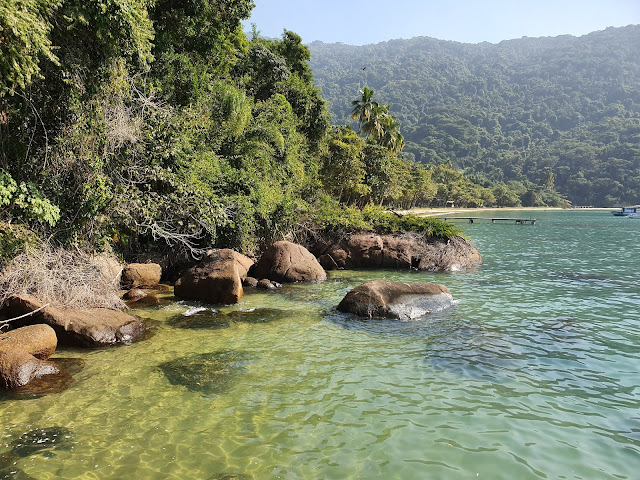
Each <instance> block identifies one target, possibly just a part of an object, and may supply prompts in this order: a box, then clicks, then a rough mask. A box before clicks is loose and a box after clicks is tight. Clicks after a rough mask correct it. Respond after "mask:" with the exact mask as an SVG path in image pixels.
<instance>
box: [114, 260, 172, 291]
mask: <svg viewBox="0 0 640 480" xmlns="http://www.w3.org/2000/svg"><path fill="white" fill-rule="evenodd" d="M160 277H162V267H161V266H160V265H158V264H157V263H129V264H128V265H126V266H125V267H124V270H123V271H122V285H123V286H124V287H125V288H137V287H155V286H156V285H158V283H160Z"/></svg>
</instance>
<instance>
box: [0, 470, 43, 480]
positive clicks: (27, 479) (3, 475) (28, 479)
mask: <svg viewBox="0 0 640 480" xmlns="http://www.w3.org/2000/svg"><path fill="white" fill-rule="evenodd" d="M0 480H36V479H35V478H34V477H32V476H31V475H27V474H26V473H24V471H22V470H20V469H19V468H15V467H4V468H0Z"/></svg>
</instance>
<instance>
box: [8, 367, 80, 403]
mask: <svg viewBox="0 0 640 480" xmlns="http://www.w3.org/2000/svg"><path fill="white" fill-rule="evenodd" d="M49 362H51V363H53V364H55V365H56V366H57V367H58V369H59V372H58V373H56V374H54V375H44V376H42V377H39V378H36V379H33V380H32V381H30V382H29V383H28V384H27V385H25V386H23V387H20V388H16V389H15V390H13V391H12V392H11V395H12V398H15V399H17V400H19V399H22V400H24V399H29V398H38V397H41V396H43V395H49V394H53V393H61V392H64V391H65V390H68V389H69V387H71V385H73V383H74V382H75V380H74V378H73V376H74V375H76V374H77V373H79V372H80V371H81V370H82V369H83V368H84V365H85V362H84V360H82V359H80V358H56V359H53V360H49Z"/></svg>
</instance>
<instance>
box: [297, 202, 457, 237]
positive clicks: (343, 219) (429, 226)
mask: <svg viewBox="0 0 640 480" xmlns="http://www.w3.org/2000/svg"><path fill="white" fill-rule="evenodd" d="M305 225H306V228H307V229H309V230H312V231H314V232H315V233H317V234H320V235H323V234H324V235H329V236H333V235H344V234H350V233H357V232H375V233H379V234H394V233H406V232H415V233H419V234H421V235H424V236H425V237H427V238H429V239H434V240H448V239H450V238H452V237H458V236H463V233H462V231H461V230H460V229H459V228H458V227H456V226H455V225H452V224H450V223H447V222H445V221H442V220H439V219H437V218H432V217H418V216H416V215H398V214H396V213H394V212H391V211H389V210H387V209H386V208H384V207H380V206H375V205H367V206H366V207H364V208H363V209H359V208H356V207H349V206H344V205H341V204H339V203H338V202H336V201H335V200H333V199H331V198H329V197H324V198H321V199H320V200H319V201H317V202H315V204H314V205H313V206H311V207H310V208H309V211H308V212H307V214H306V216H305Z"/></svg>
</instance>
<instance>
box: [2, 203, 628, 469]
mask: <svg viewBox="0 0 640 480" xmlns="http://www.w3.org/2000/svg"><path fill="white" fill-rule="evenodd" d="M501 215H513V216H519V215H522V213H513V214H509V213H502V214H501ZM535 216H536V217H537V218H539V222H538V223H537V224H536V225H533V226H527V225H511V224H508V225H507V224H491V223H489V222H486V223H485V222H476V223H474V224H461V226H462V228H463V229H464V231H465V232H466V234H467V235H468V236H470V237H471V238H473V239H474V241H475V242H476V244H477V246H478V248H479V249H480V251H481V253H482V254H483V257H484V261H485V263H484V265H483V266H482V267H481V268H479V269H477V270H475V271H472V272H466V273H455V274H425V273H409V272H404V273H398V272H390V271H367V272H362V271H358V272H354V271H341V272H337V273H332V274H331V276H330V279H329V281H327V282H326V283H324V284H321V285H293V286H286V287H283V288H282V289H281V290H280V291H279V292H277V293H270V292H261V293H250V294H247V295H246V296H245V298H244V300H243V301H242V303H241V304H240V305H237V306H234V307H224V308H221V309H219V310H218V311H213V310H210V309H208V310H200V311H198V310H197V308H196V307H198V305H197V304H195V303H175V302H173V301H171V300H172V297H171V296H170V294H167V295H166V296H165V299H164V303H163V304H162V305H160V306H158V307H154V308H147V309H140V310H138V311H137V312H136V313H138V314H140V315H143V316H145V317H148V318H150V319H152V322H151V323H152V325H153V336H152V338H150V339H148V340H146V341H143V342H140V343H137V344H134V345H130V346H124V347H119V348H109V349H102V350H93V351H85V350H70V349H59V350H58V352H57V353H56V356H57V357H74V358H81V359H82V360H84V361H85V366H84V368H83V369H82V370H81V371H79V372H78V373H76V374H75V383H74V384H73V385H72V386H71V388H70V389H68V390H67V391H65V392H63V393H59V394H50V395H45V396H42V397H37V398H31V397H29V396H24V397H21V398H15V397H7V396H6V395H5V396H4V397H0V420H1V422H2V423H1V426H0V435H1V436H2V437H1V438H2V442H1V444H0V449H1V450H0V473H2V474H4V475H5V476H2V474H0V477H1V478H36V479H72V478H74V479H75V478H81V479H131V478H136V479H234V478H238V479H276V478H283V479H402V480H408V479H476V478H480V479H482V478H485V479H491V480H495V479H509V480H512V479H537V478H546V479H638V478H640V348H639V347H640V295H639V294H640V291H639V289H638V283H639V279H640V273H639V272H640V242H639V238H640V235H639V233H640V221H638V220H629V219H625V218H615V217H613V216H612V215H611V214H610V213H606V212H586V211H571V212H565V211H560V212H536V213H535ZM375 278H387V279H391V280H401V281H416V282H417V281H435V282H439V283H444V284H445V285H447V286H448V287H449V288H450V290H451V291H452V293H453V295H454V297H455V298H456V299H458V300H459V302H458V303H457V305H456V306H455V307H454V308H452V309H450V310H448V311H445V312H441V313H439V314H437V315H433V316H428V317H425V318H423V319H420V320H417V321H413V322H407V323H398V322H392V321H361V320H355V319H353V318H351V317H349V316H346V315H342V314H339V313H337V312H336V311H335V305H337V304H338V302H339V301H340V299H341V298H342V297H343V295H344V294H345V293H346V292H347V291H348V290H349V289H351V288H353V287H354V286H356V285H358V284H359V283H361V282H364V281H366V280H370V279H375ZM185 313H188V314H189V316H185V315H184V314H185ZM60 427H64V428H65V429H67V430H62V429H60ZM39 428H45V429H49V430H45V432H43V433H41V434H37V433H36V434H33V436H31V437H28V438H27V437H23V435H24V434H25V433H27V432H30V431H33V430H34V429H39ZM56 428H58V430H56ZM56 434H58V435H59V437H56V439H58V438H59V440H56V441H55V442H52V441H51V439H50V438H48V437H47V435H49V436H52V435H56ZM21 437H22V439H21ZM30 447H32V448H30ZM39 447H42V448H39ZM17 469H19V470H20V472H18V473H15V474H11V473H6V472H16V471H17ZM6 475H14V476H13V477H11V476H6Z"/></svg>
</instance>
